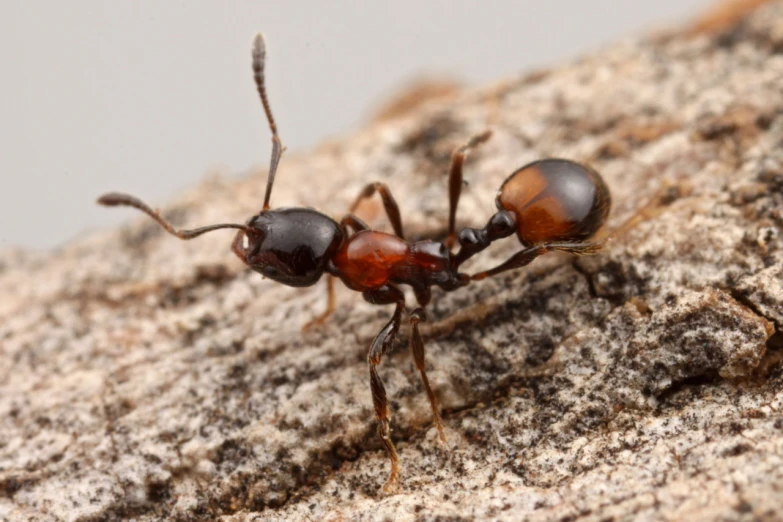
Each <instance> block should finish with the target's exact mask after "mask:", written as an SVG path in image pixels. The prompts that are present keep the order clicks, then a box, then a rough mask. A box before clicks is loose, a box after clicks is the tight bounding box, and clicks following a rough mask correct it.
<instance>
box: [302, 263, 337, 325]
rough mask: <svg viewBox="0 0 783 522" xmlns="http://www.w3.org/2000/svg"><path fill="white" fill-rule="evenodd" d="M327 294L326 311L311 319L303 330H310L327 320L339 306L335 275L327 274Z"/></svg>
mask: <svg viewBox="0 0 783 522" xmlns="http://www.w3.org/2000/svg"><path fill="white" fill-rule="evenodd" d="M326 295H327V302H326V310H324V312H323V313H322V314H321V315H319V316H317V317H314V318H312V319H310V320H309V321H307V322H306V323H305V325H304V326H303V327H302V331H304V330H309V329H310V328H313V327H314V326H320V325H322V324H323V323H324V321H326V319H327V318H328V317H329V316H330V315H332V313H334V310H335V308H337V295H336V294H335V292H334V276H330V275H327V276H326Z"/></svg>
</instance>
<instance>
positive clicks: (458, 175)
mask: <svg viewBox="0 0 783 522" xmlns="http://www.w3.org/2000/svg"><path fill="white" fill-rule="evenodd" d="M490 136H492V131H489V130H487V131H484V132H482V133H481V134H477V135H476V136H473V137H472V138H470V139H469V140H468V142H467V143H465V144H464V145H462V146H461V147H458V148H457V149H456V150H455V151H454V153H453V154H452V155H451V167H449V235H448V237H447V238H446V247H447V248H448V249H449V250H451V248H452V247H453V246H454V242H455V241H456V239H457V234H456V220H457V204H458V203H459V198H460V195H461V194H462V165H463V164H464V163H465V156H467V153H468V151H469V150H470V149H472V148H473V147H475V146H476V145H479V144H481V143H484V142H485V141H487V140H488V139H489V137H490Z"/></svg>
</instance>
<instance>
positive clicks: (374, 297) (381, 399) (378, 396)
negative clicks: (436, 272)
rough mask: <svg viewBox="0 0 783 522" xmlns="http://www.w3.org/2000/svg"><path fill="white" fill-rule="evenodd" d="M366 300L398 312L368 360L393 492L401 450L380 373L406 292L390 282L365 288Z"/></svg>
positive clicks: (377, 338) (388, 486) (386, 486)
mask: <svg viewBox="0 0 783 522" xmlns="http://www.w3.org/2000/svg"><path fill="white" fill-rule="evenodd" d="M362 295H363V296H364V299H365V300H366V301H367V302H369V303H372V304H392V303H394V304H395V305H396V307H395V309H394V315H392V318H391V319H390V320H389V322H388V323H386V325H385V326H384V327H383V328H382V329H381V331H380V332H379V333H378V335H377V336H375V339H374V340H373V342H372V345H370V351H369V353H368V354H367V363H368V364H369V366H370V390H371V391H372V402H373V405H374V407H375V418H377V419H378V436H379V437H380V438H381V442H382V443H383V445H384V447H385V448H386V453H387V454H388V455H389V460H390V462H391V469H390V470H389V478H388V479H387V480H386V484H384V486H383V489H384V491H386V492H390V491H391V490H392V488H393V487H394V486H395V485H396V483H397V479H398V478H399V476H400V458H399V456H398V455H397V449H396V448H395V447H394V442H393V441H392V438H391V428H390V426H389V400H388V399H387V398H386V388H385V387H384V386H383V381H381V377H380V376H379V375H378V368H377V367H378V365H379V364H381V358H382V357H383V355H384V354H385V353H386V352H387V351H388V350H389V348H390V347H391V344H392V342H393V341H394V337H395V336H396V334H397V332H398V331H399V329H400V322H401V319H402V312H403V309H404V308H405V295H404V294H403V293H402V291H401V290H400V289H399V288H397V287H396V286H394V285H386V286H383V287H381V288H378V289H376V290H365V291H364V292H363V294H362Z"/></svg>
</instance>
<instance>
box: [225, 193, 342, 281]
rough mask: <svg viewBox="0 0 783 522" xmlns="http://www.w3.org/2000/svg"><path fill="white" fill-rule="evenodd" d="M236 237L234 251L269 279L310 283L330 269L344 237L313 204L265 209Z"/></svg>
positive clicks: (332, 221)
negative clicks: (301, 206)
mask: <svg viewBox="0 0 783 522" xmlns="http://www.w3.org/2000/svg"><path fill="white" fill-rule="evenodd" d="M247 228H248V230H247V231H246V232H240V233H239V234H238V235H237V238H236V240H235V241H234V252H235V253H236V254H237V255H238V256H239V258H240V259H242V261H244V262H245V263H247V265H248V266H249V267H250V268H252V269H253V270H255V271H256V272H259V273H261V274H263V275H264V276H265V277H268V278H269V279H274V280H275V281H277V282H279V283H283V284H284V285H288V286H310V285H313V284H315V283H316V282H317V281H318V279H320V278H321V275H323V273H324V272H325V271H326V269H327V267H328V264H329V260H330V259H331V258H332V256H333V255H334V253H335V251H336V250H337V247H339V246H340V243H341V242H342V240H343V233H342V230H341V229H340V226H339V225H338V224H337V223H336V222H335V221H334V220H333V219H331V218H330V217H328V216H325V215H324V214H321V213H320V212H318V211H316V210H313V209H309V208H281V209H277V210H264V211H262V212H261V213H260V214H258V215H256V216H254V217H252V218H250V220H249V221H248V222H247Z"/></svg>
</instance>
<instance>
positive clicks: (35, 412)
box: [0, 2, 783, 522]
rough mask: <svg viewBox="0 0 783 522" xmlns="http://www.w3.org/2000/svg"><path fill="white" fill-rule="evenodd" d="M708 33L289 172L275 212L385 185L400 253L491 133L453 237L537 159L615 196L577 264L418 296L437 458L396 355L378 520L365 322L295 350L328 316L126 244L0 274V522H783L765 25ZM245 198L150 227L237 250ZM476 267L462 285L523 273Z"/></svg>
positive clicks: (335, 206) (25, 255)
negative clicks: (471, 147) (604, 223)
mask: <svg viewBox="0 0 783 522" xmlns="http://www.w3.org/2000/svg"><path fill="white" fill-rule="evenodd" d="M752 3H754V4H758V3H759V2H752ZM719 22H720V23H717V22H715V23H711V22H709V19H708V18H705V21H704V22H703V23H701V24H700V25H697V26H694V28H693V30H692V31H690V32H687V31H686V32H674V33H667V34H664V35H657V36H655V37H648V38H645V39H639V40H631V41H627V42H623V43H619V44H616V45H613V46H611V47H608V48H607V49H605V50H603V51H601V52H599V53H597V54H595V55H592V56H588V57H584V58H580V59H577V60H575V61H574V62H572V63H570V64H567V65H564V66H562V67H560V68H555V69H552V70H549V71H543V72H540V73H537V74H529V75H526V76H522V77H520V78H517V79H511V80H508V81H506V82H503V83H500V84H497V85H494V86H490V87H488V88H484V89H478V90H473V91H463V92H462V93H459V94H456V95H453V94H452V97H450V98H449V99H448V100H442V101H439V100H429V101H428V102H427V103H426V104H424V105H421V106H418V107H415V108H414V109H412V110H411V112H409V113H407V115H402V116H399V117H397V118H396V119H392V120H387V121H382V122H378V123H375V124H373V125H372V126H371V127H369V128H368V129H366V130H364V131H362V132H359V133H357V134H356V135H353V136H349V137H346V138H345V139H343V140H340V141H334V142H332V143H329V144H325V145H324V146H322V147H321V148H320V149H319V150H315V151H312V152H310V153H307V154H301V155H294V154H291V155H289V156H286V157H285V158H284V160H283V165H282V170H281V172H280V176H279V179H278V182H279V183H278V185H277V187H276V189H275V194H274V198H273V203H274V204H275V205H291V204H305V205H311V206H317V207H319V208H321V209H323V210H325V211H328V212H331V213H333V214H334V215H340V214H341V213H342V212H343V211H344V209H345V208H346V207H347V205H348V202H349V201H350V200H352V198H353V197H354V195H355V194H356V193H357V192H358V190H359V189H360V188H361V187H362V186H363V184H365V183H366V182H367V181H369V180H382V181H385V182H387V183H389V184H390V185H391V187H392V188H393V190H394V192H395V193H396V195H397V198H398V200H399V201H400V202H401V204H402V207H403V213H404V216H405V221H406V226H407V228H408V230H409V231H410V232H411V233H412V234H415V235H417V236H423V235H432V236H438V235H442V234H443V231H444V229H443V224H444V216H445V211H446V206H447V205H446V204H447V200H446V195H445V193H446V188H445V184H446V178H445V171H446V167H447V163H448V158H449V154H450V152H451V150H452V149H453V148H454V147H455V146H456V145H458V144H460V143H461V142H463V141H464V140H465V139H466V138H467V137H468V136H470V135H472V134H475V133H477V132H480V131H481V130H483V129H484V128H485V126H487V125H488V126H489V127H490V128H491V129H493V131H494V136H493V138H492V140H491V141H490V142H489V143H487V144H486V145H485V146H482V148H481V149H480V150H479V151H477V152H476V153H475V154H474V155H473V156H472V158H471V160H470V162H469V163H468V165H467V172H466V175H467V179H468V181H469V182H470V186H469V187H468V188H467V190H466V193H465V197H464V199H463V204H462V207H461V211H460V220H461V223H462V224H464V225H468V224H470V225H472V226H478V225H481V224H483V223H484V222H485V220H486V219H487V217H488V216H489V215H490V213H491V212H492V208H493V206H492V203H493V196H494V193H495V190H496V188H497V187H498V186H499V184H500V182H501V181H502V180H503V179H504V177H505V176H506V175H507V174H508V173H509V172H511V171H512V170H513V169H514V168H515V167H517V166H519V165H521V164H523V163H525V162H528V161H530V160H533V159H535V158H539V157H542V156H550V155H555V156H566V157H572V158H576V159H579V160H588V161H590V162H591V163H592V164H593V165H594V166H595V167H596V168H598V169H599V170H600V171H601V172H602V173H603V174H604V176H605V178H606V180H607V182H608V184H609V186H610V187H611V190H612V193H613V196H614V203H615V205H614V209H613V213H612V217H611V222H610V227H609V228H610V229H614V230H615V236H614V239H613V240H612V241H611V242H610V244H609V246H608V247H607V248H606V249H605V250H604V251H603V252H602V253H601V254H600V255H598V256H595V257H589V258H572V257H568V256H565V255H549V256H545V257H544V258H541V259H539V260H537V261H536V262H535V263H534V264H533V265H531V266H530V267H528V268H527V269H523V270H520V271H517V272H514V273H509V274H506V275H503V276H502V277H498V278H495V279H491V280H487V281H482V282H480V283H477V284H474V285H473V286H471V287H469V288H466V289H462V290H460V291H458V292H454V293H451V294H444V293H441V292H436V294H435V298H434V303H433V305H432V306H431V319H432V320H431V322H430V323H429V324H428V325H427V327H428V328H427V330H426V337H427V339H426V344H427V350H428V361H429V365H430V366H431V369H430V377H431V379H432V381H433V382H434V386H435V389H436V393H437V394H438V395H439V396H440V398H441V400H442V402H443V405H444V407H445V421H446V423H447V434H448V436H449V444H448V448H443V447H441V446H440V445H439V444H438V442H437V438H436V434H435V430H434V429H432V427H431V425H430V412H429V407H428V404H427V401H426V398H425V396H424V394H423V392H422V389H421V385H420V382H419V378H418V375H417V374H416V373H415V371H414V368H413V366H412V363H411V361H410V358H409V355H408V353H407V350H406V349H405V346H406V343H407V332H403V333H402V334H401V335H400V338H399V343H398V344H399V346H398V348H399V349H398V350H396V352H395V353H394V354H392V355H391V356H389V357H387V358H386V360H385V362H384V364H383V366H382V367H381V373H382V376H383V378H384V380H385V382H386V384H387V388H388V390H389V393H390V395H391V397H392V408H393V417H392V422H393V429H394V436H395V438H396V440H397V443H398V447H399V449H400V454H401V459H402V465H403V475H402V482H401V491H400V493H399V494H396V495H391V496H386V495H384V494H382V492H381V491H380V486H381V485H382V484H383V481H384V479H385V477H386V473H387V470H388V462H387V459H386V456H385V454H384V453H383V451H382V450H381V447H380V444H379V441H378V440H377V439H376V436H375V430H374V422H373V415H372V403H371V399H370V393H369V382H368V372H367V367H366V362H365V353H366V349H367V346H368V343H369V341H370V340H371V339H372V337H373V336H374V335H375V333H377V331H378V330H379V328H380V327H381V325H382V324H383V323H384V322H385V321H386V320H387V318H388V317H389V315H390V313H391V311H390V310H389V309H388V307H373V306H370V305H369V304H366V303H364V302H363V301H362V300H361V296H360V295H358V294H356V293H352V292H349V291H345V290H341V291H340V293H339V308H338V310H337V312H336V313H335V315H334V316H333V317H332V318H331V319H330V320H329V321H327V322H326V323H325V324H324V325H323V327H321V328H318V329H315V330H309V331H307V332H304V333H303V332H301V331H300V329H301V327H302V325H303V324H305V323H306V322H307V321H308V320H309V319H310V318H312V317H313V316H314V315H316V314H318V313H319V312H320V311H321V310H322V308H323V306H324V305H325V298H324V292H323V288H321V287H314V288H307V289H292V288H287V287H283V286H280V285H276V284H273V283H272V282H271V281H268V280H263V279H262V278H261V277H260V276H259V275H258V274H255V273H250V272H248V271H246V270H245V269H244V268H243V267H242V266H240V264H239V262H238V261H237V260H236V259H234V258H233V256H231V254H230V253H229V251H228V243H229V242H230V237H231V234H230V233H229V232H226V233H215V234H211V235H207V236H204V237H203V238H200V239H198V240H196V241H192V242H180V241H177V240H176V239H174V238H172V237H170V236H167V235H165V234H164V233H163V232H162V231H161V230H159V229H158V228H157V227H156V226H155V225H154V224H153V223H151V222H150V221H149V220H148V219H145V218H144V217H137V216H135V215H134V217H137V219H135V220H134V221H132V224H130V225H128V226H127V227H124V228H122V229H120V230H114V231H107V232H103V233H95V234H92V235H90V236H87V237H85V238H83V239H81V240H79V241H76V242H74V243H72V244H70V245H67V246H65V247H63V248H61V249H59V250H56V251H52V252H45V253H32V252H24V251H5V252H3V253H2V254H0V294H1V295H2V296H3V298H2V300H0V321H1V324H0V342H1V343H2V344H1V345H0V520H28V519H29V520H115V519H125V518H133V519H135V520H163V519H166V520H169V519H174V520H213V519H216V518H220V519H221V520H225V521H226V522H228V521H244V520H280V519H289V520H325V521H327V520H385V519H388V520H472V519H476V520H509V521H510V520H521V519H526V520H531V521H544V520H547V521H548V520H577V519H578V520H595V521H599V520H631V519H633V520H688V519H692V520H696V519H698V520H726V521H728V520H780V519H781V517H783V372H781V364H780V361H781V359H783V337H781V334H780V328H781V326H783V306H782V305H783V284H782V283H781V281H782V280H783V237H782V234H781V227H782V226H783V2H767V3H765V4H764V5H762V6H761V7H759V8H758V10H755V11H752V12H750V13H744V12H736V13H734V15H733V17H732V16H729V17H728V18H726V17H723V18H721V19H720V21H719ZM248 81H249V75H248ZM271 95H272V98H273V100H274V93H271ZM258 117H260V114H259V115H258ZM283 138H285V126H283ZM263 180H264V173H263V172H259V173H258V174H257V175H256V174H254V175H253V176H251V177H249V178H248V179H244V180H229V179H224V178H217V179H210V180H207V181H205V182H203V183H201V184H200V185H199V186H197V187H195V188H194V189H192V190H191V191H189V192H188V193H186V194H183V195H182V196H181V197H180V198H179V199H178V200H177V201H175V202H173V203H172V204H170V205H168V206H167V207H166V210H165V213H166V215H167V216H168V217H169V218H171V219H172V220H173V221H175V222H177V223H182V224H191V225H198V224H207V223H212V222H216V221H225V220H233V221H242V220H244V219H245V218H246V217H247V216H249V215H251V214H252V213H253V212H255V211H256V210H257V209H258V207H259V202H260V201H261V199H262V193H263V188H264V182H263ZM118 188H121V187H118ZM362 214H363V216H364V217H366V218H367V219H368V220H370V221H371V222H373V223H375V224H377V226H379V227H383V226H386V225H385V224H383V220H382V215H381V214H382V210H381V206H380V205H379V204H377V203H373V204H368V205H366V206H364V207H363V208H362ZM496 246H497V248H493V249H492V250H491V251H489V252H487V253H486V255H481V256H478V258H477V260H476V261H475V262H474V263H473V264H472V267H473V268H476V267H478V266H489V265H491V264H492V263H494V262H498V261H499V260H501V259H503V258H504V256H507V255H508V254H509V253H510V252H512V251H513V250H514V249H515V248H516V246H515V244H514V241H512V240H508V241H506V242H505V243H502V244H499V245H496Z"/></svg>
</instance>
